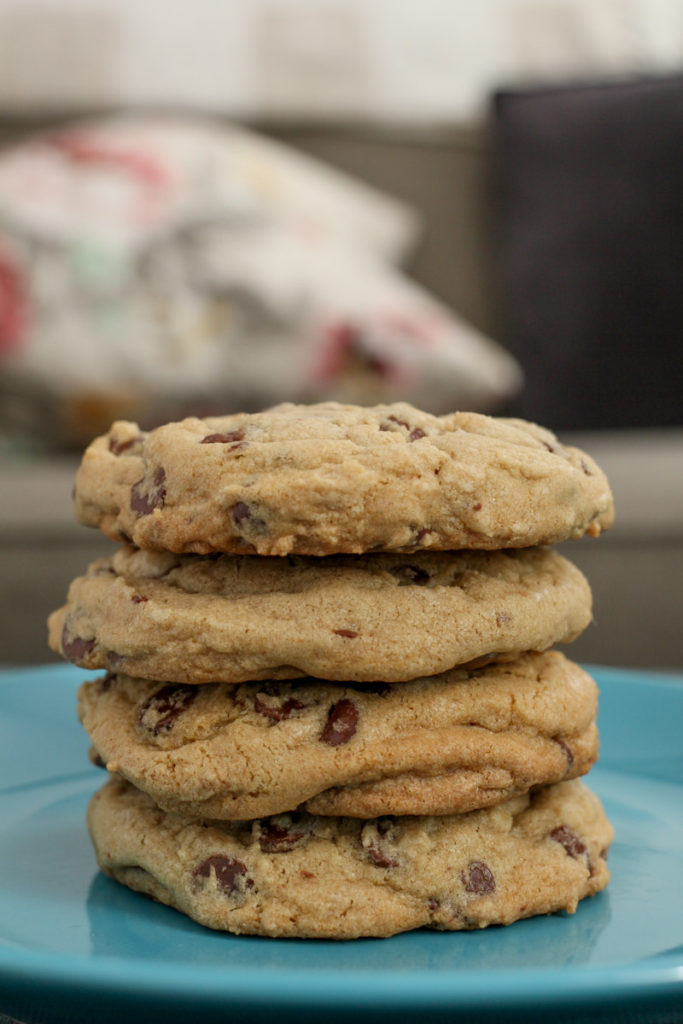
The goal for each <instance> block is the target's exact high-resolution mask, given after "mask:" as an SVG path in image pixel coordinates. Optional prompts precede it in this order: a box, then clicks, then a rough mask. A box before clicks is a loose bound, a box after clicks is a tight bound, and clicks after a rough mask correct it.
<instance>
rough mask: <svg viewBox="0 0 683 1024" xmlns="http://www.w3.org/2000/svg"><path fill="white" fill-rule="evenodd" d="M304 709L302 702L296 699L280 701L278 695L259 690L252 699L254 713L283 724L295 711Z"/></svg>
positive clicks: (287, 698)
mask: <svg viewBox="0 0 683 1024" xmlns="http://www.w3.org/2000/svg"><path fill="white" fill-rule="evenodd" d="M305 707H306V705H305V704H304V702H303V701H302V700H298V699H297V698H296V697H285V699H284V700H282V698H281V697H280V695H279V694H277V693H276V694H271V693H269V692H268V691H267V690H260V691H259V692H258V693H257V694H256V696H255V697H254V708H255V709H256V711H258V712H259V714H261V715H265V716H266V718H270V719H271V720H272V721H273V722H284V721H285V719H287V718H290V717H291V715H292V714H293V713H294V712H295V711H301V710H302V709H303V708H305Z"/></svg>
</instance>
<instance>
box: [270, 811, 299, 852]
mask: <svg viewBox="0 0 683 1024" xmlns="http://www.w3.org/2000/svg"><path fill="white" fill-rule="evenodd" d="M310 834H311V832H310V829H308V828H305V827H304V826H302V825H299V824H298V823H297V822H295V821H294V819H293V818H292V816H291V815H286V816H282V817H279V818H277V819H275V820H273V819H271V820H270V821H263V822H262V823H261V826H260V831H259V846H260V847H261V849H262V850H263V852H264V853H288V852H289V851H290V850H294V849H296V847H297V846H302V845H303V843H304V842H305V841H306V839H308V837H309V836H310Z"/></svg>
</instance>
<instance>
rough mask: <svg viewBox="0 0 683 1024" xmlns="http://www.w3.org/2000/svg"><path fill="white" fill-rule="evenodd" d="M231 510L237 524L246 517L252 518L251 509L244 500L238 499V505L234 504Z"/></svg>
mask: <svg viewBox="0 0 683 1024" xmlns="http://www.w3.org/2000/svg"><path fill="white" fill-rule="evenodd" d="M230 511H231V513H232V519H233V522H234V523H235V524H236V525H237V526H239V525H240V524H241V523H242V522H243V521H244V520H245V519H251V510H250V508H249V506H248V505H245V503H244V502H243V501H238V502H237V504H236V505H233V506H232V508H231V509H230Z"/></svg>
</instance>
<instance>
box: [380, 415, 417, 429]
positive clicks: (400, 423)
mask: <svg viewBox="0 0 683 1024" xmlns="http://www.w3.org/2000/svg"><path fill="white" fill-rule="evenodd" d="M394 423H395V424H396V426H397V427H405V428H406V430H410V424H409V423H406V421H405V420H400V419H399V418H398V416H387V418H386V419H385V420H384V421H383V422H382V423H380V425H379V429H380V430H393V429H394V427H393V426H392V424H394Z"/></svg>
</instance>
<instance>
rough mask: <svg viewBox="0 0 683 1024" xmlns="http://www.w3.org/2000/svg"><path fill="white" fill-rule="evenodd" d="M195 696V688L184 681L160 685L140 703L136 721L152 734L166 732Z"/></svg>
mask: <svg viewBox="0 0 683 1024" xmlns="http://www.w3.org/2000/svg"><path fill="white" fill-rule="evenodd" d="M196 696H197V688H196V687H195V686H187V685H186V684H185V683H170V684H169V685H168V686H162V687H161V689H160V690H157V691H156V693H153V694H152V695H151V696H150V697H148V698H147V700H146V701H144V702H143V703H142V704H141V705H140V707H139V708H138V713H137V717H136V722H137V724H138V725H139V726H141V727H142V728H143V729H145V731H146V732H149V733H151V735H152V736H158V735H159V733H160V732H168V731H169V730H170V729H172V728H173V725H174V724H175V721H176V719H177V718H178V717H179V716H180V715H181V714H182V713H183V711H186V710H187V709H188V708H189V707H190V705H191V704H192V702H193V701H194V699H195V697H196Z"/></svg>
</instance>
